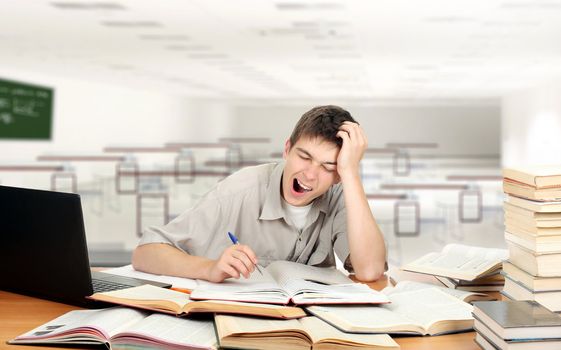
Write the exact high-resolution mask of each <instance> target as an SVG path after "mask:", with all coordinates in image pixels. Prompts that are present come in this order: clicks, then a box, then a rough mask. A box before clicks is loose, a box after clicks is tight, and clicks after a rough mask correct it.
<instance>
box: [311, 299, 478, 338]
mask: <svg viewBox="0 0 561 350" xmlns="http://www.w3.org/2000/svg"><path fill="white" fill-rule="evenodd" d="M388 297H389V299H390V301H391V303H390V304H383V305H380V306H361V307H342V306H312V307H309V308H307V309H308V310H309V311H310V312H312V313H313V314H315V315H316V316H319V317H320V318H322V319H325V320H327V321H328V322H330V323H332V324H334V325H336V326H338V327H340V328H341V329H344V330H349V331H356V332H369V331H370V332H380V333H404V332H407V331H410V332H415V331H416V332H419V333H421V334H425V333H428V330H429V329H430V327H431V325H432V324H433V323H436V322H438V321H443V320H472V319H473V318H472V316H471V312H472V309H473V307H472V306H471V305H469V304H467V303H464V302H463V301H461V300H458V299H456V298H454V297H452V296H450V295H448V294H446V293H444V292H442V291H440V290H438V289H436V288H425V289H420V290H413V291H407V292H402V293H393V294H390V295H389V296H388Z"/></svg>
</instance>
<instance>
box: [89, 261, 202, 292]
mask: <svg viewBox="0 0 561 350" xmlns="http://www.w3.org/2000/svg"><path fill="white" fill-rule="evenodd" d="M100 272H103V273H108V274H111V275H116V276H123V277H131V278H140V279H143V280H148V281H154V282H161V283H168V284H171V285H172V286H173V287H175V288H185V289H190V290H193V289H195V288H197V280H194V279H191V278H183V277H175V276H166V275H154V274H151V273H147V272H141V271H137V270H135V269H134V267H132V265H125V266H121V267H116V268H113V269H107V270H103V271H100Z"/></svg>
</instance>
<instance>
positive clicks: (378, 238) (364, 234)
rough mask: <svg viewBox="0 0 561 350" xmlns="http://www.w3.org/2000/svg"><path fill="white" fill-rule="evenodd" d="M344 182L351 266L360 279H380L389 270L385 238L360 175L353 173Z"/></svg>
mask: <svg viewBox="0 0 561 350" xmlns="http://www.w3.org/2000/svg"><path fill="white" fill-rule="evenodd" d="M342 183H343V192H344V197H345V206H346V209H347V236H348V240H349V250H350V259H351V263H352V265H353V268H354V271H355V274H356V277H357V278H358V279H359V280H364V281H372V280H376V279H378V278H380V277H381V276H382V274H383V273H384V269H385V263H386V246H385V243H384V237H383V235H382V233H381V231H380V228H379V227H378V224H377V223H376V220H375V219H374V216H373V215H372V212H371V211H370V207H369V205H368V201H367V199H366V194H365V193H364V189H363V187H362V182H361V181H360V177H359V175H358V174H353V175H352V176H349V177H347V178H345V179H344V180H343V181H342Z"/></svg>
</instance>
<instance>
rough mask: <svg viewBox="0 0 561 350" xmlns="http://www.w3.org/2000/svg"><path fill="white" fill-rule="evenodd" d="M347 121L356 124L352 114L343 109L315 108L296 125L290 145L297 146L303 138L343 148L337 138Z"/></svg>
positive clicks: (330, 107)
mask: <svg viewBox="0 0 561 350" xmlns="http://www.w3.org/2000/svg"><path fill="white" fill-rule="evenodd" d="M345 121H350V122H353V123H356V121H355V120H354V118H353V117H352V116H351V114H350V113H349V112H347V111H346V110H344V109H343V108H341V107H338V106H332V105H328V106H318V107H314V108H312V109H310V110H309V111H307V112H306V113H304V114H303V115H302V117H301V118H300V120H299V121H298V123H296V126H294V130H292V134H291V135H290V143H291V144H292V145H295V144H296V142H298V140H299V139H300V138H301V137H310V138H321V139H323V140H325V141H328V142H331V143H333V144H335V145H337V147H339V148H341V145H342V142H343V141H342V140H341V139H340V138H339V137H337V132H338V131H339V127H341V125H342V124H343V122H345Z"/></svg>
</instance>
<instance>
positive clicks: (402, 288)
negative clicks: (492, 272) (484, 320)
mask: <svg viewBox="0 0 561 350" xmlns="http://www.w3.org/2000/svg"><path fill="white" fill-rule="evenodd" d="M425 288H437V289H438V290H440V291H442V292H444V293H446V294H449V295H451V296H453V297H454V298H458V299H460V300H462V301H465V299H466V298H467V297H469V296H471V295H485V294H483V293H474V292H467V291H464V290H459V289H452V288H447V287H443V286H438V285H435V284H430V283H421V282H414V281H401V282H399V283H398V284H397V285H396V286H395V287H386V288H384V289H382V293H384V294H385V295H391V294H394V293H403V292H409V291H416V290H420V289H425Z"/></svg>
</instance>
